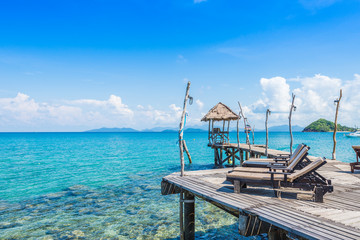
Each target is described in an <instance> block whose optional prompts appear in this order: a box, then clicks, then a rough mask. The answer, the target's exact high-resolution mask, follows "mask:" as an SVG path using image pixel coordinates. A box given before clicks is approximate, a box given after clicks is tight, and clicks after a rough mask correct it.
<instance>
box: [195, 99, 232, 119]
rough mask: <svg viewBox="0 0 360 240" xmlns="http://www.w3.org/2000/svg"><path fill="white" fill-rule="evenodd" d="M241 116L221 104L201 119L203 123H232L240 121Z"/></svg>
mask: <svg viewBox="0 0 360 240" xmlns="http://www.w3.org/2000/svg"><path fill="white" fill-rule="evenodd" d="M238 119H239V116H238V115H237V114H236V113H234V112H233V111H232V110H231V109H230V108H229V107H228V106H226V105H225V104H223V103H221V102H219V103H218V104H216V105H215V106H214V107H213V108H212V109H210V111H209V112H208V113H207V114H206V115H205V116H204V117H203V118H202V119H201V121H205V122H207V121H210V120H213V121H223V120H225V121H230V120H238Z"/></svg>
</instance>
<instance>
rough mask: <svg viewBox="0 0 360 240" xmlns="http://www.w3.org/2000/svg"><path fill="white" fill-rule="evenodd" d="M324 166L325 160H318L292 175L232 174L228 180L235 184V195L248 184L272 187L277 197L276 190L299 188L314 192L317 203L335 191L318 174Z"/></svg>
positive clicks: (287, 173) (283, 172)
mask: <svg viewBox="0 0 360 240" xmlns="http://www.w3.org/2000/svg"><path fill="white" fill-rule="evenodd" d="M324 164H326V159H325V158H317V159H316V160H315V161H313V162H311V163H310V164H308V165H307V166H306V167H304V168H302V169H301V170H297V171H294V172H292V173H290V172H286V171H282V172H275V171H269V172H268V173H252V172H231V173H228V174H227V175H226V180H228V181H230V182H232V183H233V184H234V192H235V193H240V192H241V189H242V188H245V187H246V185H247V184H252V185H261V186H272V187H273V189H274V193H275V196H277V193H278V191H277V190H276V189H279V188H280V187H282V188H298V189H301V190H307V191H313V192H314V200H315V202H323V196H324V194H325V193H327V192H332V191H333V186H332V185H331V181H330V180H327V179H325V178H324V177H323V176H321V175H320V174H319V173H317V172H316V170H317V169H319V168H320V167H321V166H323V165H324Z"/></svg>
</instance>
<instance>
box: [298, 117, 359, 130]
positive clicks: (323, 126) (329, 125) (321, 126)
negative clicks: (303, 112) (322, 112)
mask: <svg viewBox="0 0 360 240" xmlns="http://www.w3.org/2000/svg"><path fill="white" fill-rule="evenodd" d="M334 128H335V124H334V123H333V122H331V121H328V120H326V119H323V118H320V119H318V120H316V121H315V122H312V123H311V124H310V125H308V126H307V127H305V128H304V130H303V132H332V131H334ZM355 130H356V129H355V128H351V127H346V126H342V125H340V124H338V125H337V131H343V132H346V131H347V132H351V131H355Z"/></svg>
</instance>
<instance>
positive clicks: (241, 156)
mask: <svg viewBox="0 0 360 240" xmlns="http://www.w3.org/2000/svg"><path fill="white" fill-rule="evenodd" d="M240 119H241V116H240V112H239V118H238V119H237V122H236V136H237V144H238V151H239V158H240V166H241V165H242V163H243V162H244V159H243V155H242V154H241V149H240V137H239V121H240Z"/></svg>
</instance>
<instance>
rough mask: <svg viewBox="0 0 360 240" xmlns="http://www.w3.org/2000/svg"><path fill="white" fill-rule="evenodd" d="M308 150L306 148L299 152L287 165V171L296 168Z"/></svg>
mask: <svg viewBox="0 0 360 240" xmlns="http://www.w3.org/2000/svg"><path fill="white" fill-rule="evenodd" d="M308 150H309V148H307V147H306V146H305V147H304V148H303V149H302V150H301V151H300V153H299V154H297V156H296V157H295V158H294V160H293V161H292V162H291V163H290V164H289V165H288V167H287V169H288V170H291V171H292V170H294V168H295V167H296V165H298V164H299V163H300V162H301V161H302V160H303V159H304V158H305V157H306V154H307V152H308Z"/></svg>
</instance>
